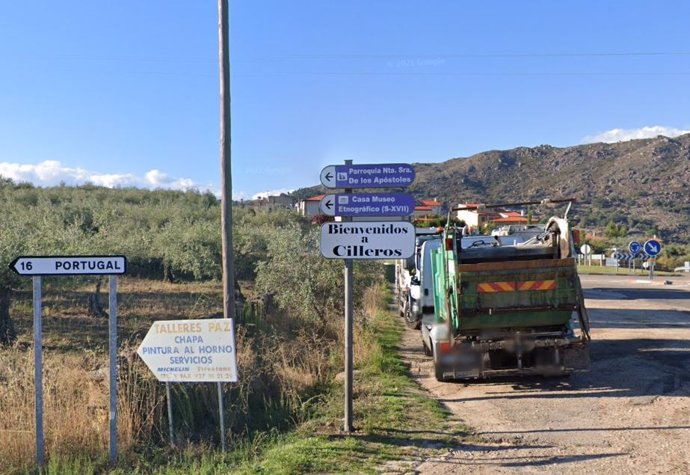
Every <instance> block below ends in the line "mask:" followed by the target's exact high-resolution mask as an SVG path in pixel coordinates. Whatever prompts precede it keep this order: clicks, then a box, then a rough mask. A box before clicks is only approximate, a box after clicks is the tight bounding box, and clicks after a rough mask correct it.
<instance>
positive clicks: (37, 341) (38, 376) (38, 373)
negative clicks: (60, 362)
mask: <svg viewBox="0 0 690 475" xmlns="http://www.w3.org/2000/svg"><path fill="white" fill-rule="evenodd" d="M33 284H34V296H33V297H34V408H35V413H36V463H37V464H38V466H39V467H43V465H45V440H44V437H43V326H42V321H41V313H42V312H41V277H40V276H34V278H33Z"/></svg>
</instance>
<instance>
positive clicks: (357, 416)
mask: <svg viewBox="0 0 690 475" xmlns="http://www.w3.org/2000/svg"><path fill="white" fill-rule="evenodd" d="M369 331H370V335H371V337H372V338H375V339H376V341H377V344H378V350H379V351H375V352H374V355H373V357H372V358H371V359H370V360H369V361H368V362H367V363H366V364H365V365H364V366H362V367H359V368H357V373H356V376H355V381H354V400H353V410H354V421H353V423H354V426H355V428H356V430H355V432H354V433H351V434H345V433H343V432H341V431H340V430H339V429H340V427H341V426H342V414H343V393H342V385H334V386H333V387H332V390H331V391H330V392H329V394H328V396H327V400H326V402H325V403H324V404H323V405H322V406H320V408H319V411H318V413H317V414H316V416H315V417H314V418H313V419H311V420H309V421H307V422H305V423H304V424H303V425H302V426H301V427H300V428H298V429H297V430H296V431H295V432H294V433H292V434H290V435H289V436H286V437H284V438H279V439H277V440H274V441H272V443H271V444H269V447H268V448H267V449H266V450H265V451H263V452H262V453H261V454H260V455H258V456H257V457H256V458H254V459H253V460H251V461H247V462H246V463H244V464H243V465H242V466H240V467H238V469H237V473H242V474H245V473H246V474H249V473H257V472H259V473H314V472H328V473H352V472H354V473H370V472H375V471H379V470H381V467H382V466H383V465H384V464H386V463H388V462H395V464H396V465H395V466H396V467H399V469H403V468H404V470H402V471H408V470H412V469H413V467H414V464H415V463H416V461H418V460H420V459H421V458H422V457H424V456H429V455H433V454H436V453H438V451H439V450H443V449H445V448H447V447H451V446H454V445H457V444H459V443H460V441H461V440H462V439H463V438H464V437H466V436H468V434H469V429H468V428H467V427H465V426H463V425H460V424H457V423H452V422H451V421H450V420H449V419H448V416H447V414H446V412H445V411H444V409H443V408H442V406H441V405H440V404H439V403H438V401H436V400H433V399H431V398H430V397H428V396H427V395H426V393H424V392H423V391H422V390H421V389H420V388H419V387H418V385H417V384H416V383H415V382H414V381H413V380H412V379H411V378H410V376H409V375H408V373H407V368H406V367H405V365H404V363H403V362H402V360H401V359H400V357H399V355H398V353H397V346H398V345H399V343H400V338H401V335H402V332H403V331H404V328H403V325H402V322H401V321H400V320H399V319H398V318H397V317H396V316H395V315H393V314H392V313H389V312H383V311H381V312H379V313H378V314H377V315H376V316H375V317H374V319H373V321H372V323H371V327H370V329H369ZM396 470H398V469H396Z"/></svg>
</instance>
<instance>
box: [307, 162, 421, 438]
mask: <svg viewBox="0 0 690 475" xmlns="http://www.w3.org/2000/svg"><path fill="white" fill-rule="evenodd" d="M320 178H321V183H322V184H323V185H324V186H325V187H327V188H343V189H344V193H341V194H332V195H327V196H325V197H324V198H323V199H322V200H321V203H320V208H321V211H322V212H323V214H325V215H328V216H340V217H341V221H340V222H327V223H324V224H323V225H322V226H321V245H320V247H321V255H322V256H324V257H326V258H327V259H343V260H344V268H343V277H344V281H345V283H344V294H345V295H344V299H345V312H344V313H345V315H344V316H345V384H344V393H345V411H344V412H345V414H344V424H343V430H344V431H345V432H352V431H353V430H354V427H353V425H352V386H353V333H354V332H353V327H354V323H353V310H352V309H353V302H352V294H353V285H354V284H353V276H352V268H353V260H354V259H398V258H406V257H409V256H411V255H412V254H413V253H414V244H415V233H414V226H412V224H410V223H408V222H403V221H382V222H364V221H355V222H353V217H404V216H409V215H411V214H412V212H413V211H414V198H412V197H411V196H409V195H406V194H403V193H388V194H385V193H376V194H364V193H352V189H353V188H401V187H405V186H408V185H410V184H411V183H412V182H413V181H414V178H415V172H414V168H413V167H412V166H411V165H407V164H403V163H396V164H374V165H353V164H352V160H345V164H344V165H329V166H327V167H325V168H324V169H323V170H321V175H320Z"/></svg>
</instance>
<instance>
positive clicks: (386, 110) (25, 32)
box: [0, 0, 690, 199]
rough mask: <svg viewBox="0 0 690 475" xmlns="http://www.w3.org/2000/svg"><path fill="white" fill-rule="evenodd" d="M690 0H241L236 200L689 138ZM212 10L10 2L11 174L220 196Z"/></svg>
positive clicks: (2, 157)
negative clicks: (326, 172) (398, 166)
mask: <svg viewBox="0 0 690 475" xmlns="http://www.w3.org/2000/svg"><path fill="white" fill-rule="evenodd" d="M688 18H690V2H687V1H684V0H675V1H674V0H664V1H659V2H649V1H638V0H625V1H621V0H607V1H601V0H562V1H550V0H541V1H539V0H522V1H514V0H503V1H498V0H494V1H492V0H485V1H481V2H477V1H469V0H467V1H463V0H428V1H421V0H415V1H412V0H348V1H330V0H290V1H286V0H234V1H233V0H231V2H230V30H231V31H230V55H231V59H230V62H231V98H232V133H231V135H232V158H231V160H232V162H231V163H232V174H233V197H234V198H236V199H250V198H252V197H255V196H257V195H259V194H262V193H279V192H281V191H288V190H293V189H296V188H300V187H304V186H311V185H315V184H317V183H318V182H319V172H320V170H321V169H322V168H323V167H324V166H326V165H331V164H341V163H343V160H347V159H350V160H353V161H354V163H361V164H364V163H386V162H389V163H391V162H393V163H416V162H443V161H445V160H448V159H451V158H455V157H466V156H471V155H473V154H475V153H479V152H483V151H487V150H497V149H499V150H500V149H510V148H514V147H518V146H536V145H540V144H549V145H553V146H557V147H567V146H572V145H578V144H581V143H587V142H596V141H607V142H615V141H618V140H628V139H631V138H644V137H654V136H656V135H667V136H674V135H679V134H682V133H687V132H690V115H689V114H688V111H690V94H689V93H688V91H689V89H688V83H689V82H690V32H689V31H688V27H687V19H688ZM217 22H218V13H217V2H216V1H211V0H194V1H192V0H165V1H164V0H146V1H141V0H136V1H135V0H117V1H115V0H109V1H107V0H103V1H98V2H96V1H83V0H81V1H76V0H62V1H60V2H52V1H47V0H39V1H36V2H25V1H15V0H0V175H2V176H5V177H8V178H12V179H13V180H15V181H28V182H32V183H34V184H36V185H40V186H51V185H56V184H59V183H67V184H80V183H87V182H88V183H93V184H96V185H103V186H109V187H128V186H137V187H145V188H151V189H154V188H173V189H190V188H191V189H197V190H200V191H211V192H213V193H218V192H219V190H220V161H219V81H218V29H217Z"/></svg>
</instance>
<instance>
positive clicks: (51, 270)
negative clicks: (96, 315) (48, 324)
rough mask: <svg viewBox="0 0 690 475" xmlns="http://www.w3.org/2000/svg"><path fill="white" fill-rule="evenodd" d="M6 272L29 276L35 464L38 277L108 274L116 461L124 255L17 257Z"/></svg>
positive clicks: (39, 388)
mask: <svg viewBox="0 0 690 475" xmlns="http://www.w3.org/2000/svg"><path fill="white" fill-rule="evenodd" d="M10 269H12V270H13V271H14V272H16V273H17V274H19V275H22V276H32V277H33V307H34V308H33V310H34V388H35V389H34V397H35V417H36V462H37V463H38V465H39V467H41V466H43V465H44V463H45V439H44V433H43V325H42V318H41V313H42V302H41V276H46V275H53V276H69V275H109V276H110V294H109V296H108V304H109V307H108V309H109V317H108V319H109V320H108V347H109V360H110V362H109V365H110V412H109V431H110V463H111V464H113V465H114V464H115V462H116V461H117V364H116V362H117V280H116V276H117V275H121V274H124V273H125V272H126V271H127V258H126V257H125V256H19V257H17V258H16V259H15V260H14V261H12V262H11V263H10Z"/></svg>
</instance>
